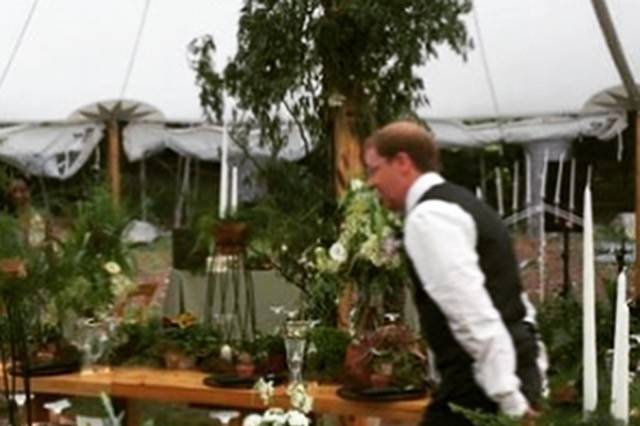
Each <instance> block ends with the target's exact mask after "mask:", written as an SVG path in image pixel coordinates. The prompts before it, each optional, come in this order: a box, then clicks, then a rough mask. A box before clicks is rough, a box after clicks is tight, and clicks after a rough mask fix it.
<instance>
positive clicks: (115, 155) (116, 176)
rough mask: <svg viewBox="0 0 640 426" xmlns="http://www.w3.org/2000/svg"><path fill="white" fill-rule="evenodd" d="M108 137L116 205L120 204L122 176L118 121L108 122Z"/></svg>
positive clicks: (112, 188) (110, 183) (110, 186)
mask: <svg viewBox="0 0 640 426" xmlns="http://www.w3.org/2000/svg"><path fill="white" fill-rule="evenodd" d="M107 135H108V136H107V137H108V140H109V155H108V158H107V161H108V169H107V170H108V176H109V190H110V191H111V200H112V201H113V205H114V206H116V207H119V206H120V196H121V176H120V129H119V127H118V122H117V121H116V120H115V119H111V120H109V121H108V122H107Z"/></svg>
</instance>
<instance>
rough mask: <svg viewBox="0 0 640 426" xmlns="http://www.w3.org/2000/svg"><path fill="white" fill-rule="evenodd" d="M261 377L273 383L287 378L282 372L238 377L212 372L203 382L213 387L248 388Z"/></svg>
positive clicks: (278, 382)
mask: <svg viewBox="0 0 640 426" xmlns="http://www.w3.org/2000/svg"><path fill="white" fill-rule="evenodd" d="M260 377H262V378H263V379H264V380H266V381H272V382H273V383H274V384H275V385H277V384H280V383H282V382H284V381H285V380H286V378H287V376H286V375H283V374H267V375H264V376H249V377H239V376H237V375H235V374H212V375H211V376H207V377H205V378H204V380H203V383H204V384H205V385H207V386H211V387H214V388H240V389H249V388H252V387H253V385H255V383H256V382H257V381H258V379H260Z"/></svg>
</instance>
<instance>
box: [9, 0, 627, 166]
mask: <svg viewBox="0 0 640 426" xmlns="http://www.w3.org/2000/svg"><path fill="white" fill-rule="evenodd" d="M243 3H244V2H243V0H187V1H181V2H177V1H174V0H109V1H106V2H105V1H103V2H93V1H86V0H52V1H39V0H3V1H2V2H1V3H0V124H2V123H14V124H22V123H41V122H55V123H65V124H69V123H70V122H75V121H78V120H82V121H86V119H85V118H84V117H83V115H82V114H80V113H79V111H91V110H92V109H93V110H95V109H96V107H95V106H96V105H97V104H99V103H100V104H102V103H105V102H109V103H110V105H113V104H114V102H117V101H119V100H122V101H126V102H125V104H126V105H136V103H138V104H139V105H140V107H141V108H140V110H144V111H150V112H151V113H150V114H148V115H145V116H143V117H141V118H140V121H145V120H146V121H153V122H158V121H164V122H184V123H191V124H193V123H201V122H202V118H203V114H202V110H201V108H200V105H199V100H198V89H197V87H196V85H195V73H194V72H193V70H191V69H190V67H189V64H188V59H187V45H188V43H189V42H190V41H191V40H192V39H193V38H195V37H198V36H201V35H203V34H211V35H212V36H213V38H214V40H215V42H216V45H217V47H218V51H217V53H216V58H215V60H216V65H217V67H218V68H219V69H220V68H222V66H224V65H225V64H226V62H227V60H228V59H229V58H230V57H231V56H232V55H233V53H234V52H235V50H236V31H237V22H238V16H239V10H240V8H241V7H242V5H243ZM606 3H607V5H608V6H609V10H610V12H611V15H612V18H613V21H614V24H615V27H616V30H617V33H618V36H619V38H620V42H621V45H622V48H623V51H624V53H625V55H626V57H627V60H628V62H629V65H630V68H631V70H632V71H633V72H637V71H638V70H640V43H638V40H640V26H639V25H637V22H635V21H637V18H638V16H640V2H638V1H630V0H606ZM465 19H466V22H467V26H468V30H469V33H470V35H471V37H472V38H473V40H474V44H475V48H474V49H472V50H470V51H469V54H468V60H467V61H466V62H465V61H464V60H463V59H462V58H461V57H460V56H457V55H455V54H454V53H453V52H452V51H451V50H450V49H449V48H448V47H446V46H442V47H441V48H440V49H439V54H438V58H432V59H431V61H430V62H429V63H428V64H427V65H426V66H424V67H421V68H419V69H418V72H419V73H420V74H421V75H422V76H423V77H424V79H425V86H426V93H427V95H428V97H429V100H430V105H429V106H428V107H425V108H423V109H422V110H421V111H419V114H420V115H422V116H424V117H426V118H427V119H428V120H430V121H431V122H432V124H433V128H434V131H435V132H436V134H437V136H438V138H439V139H440V141H441V142H442V143H443V144H444V145H449V146H474V145H478V144H482V143H486V142H491V141H494V140H504V141H507V142H516V143H526V142H531V141H538V140H542V139H544V138H548V139H554V138H565V139H568V138H573V137H576V136H578V135H594V136H598V137H601V138H608V137H611V136H612V135H614V134H615V133H618V132H620V131H621V130H622V129H623V128H624V126H626V120H625V117H624V114H622V113H621V112H620V111H618V112H617V113H614V115H609V114H611V113H612V112H611V111H608V112H606V111H604V110H600V111H599V112H598V111H597V110H598V108H597V106H596V104H595V103H594V102H591V103H590V104H589V105H587V104H588V103H589V100H590V99H598V100H607V98H609V100H611V99H612V98H611V97H608V95H607V93H608V92H607V91H608V90H610V89H612V88H617V90H618V92H619V93H620V86H621V79H620V77H619V75H618V73H617V70H616V68H615V66H614V63H613V61H612V60H611V55H610V53H609V51H608V49H607V45H606V43H605V41H604V38H603V36H602V31H601V30H600V28H599V25H598V21H597V19H596V15H595V12H594V10H593V7H592V5H591V2H589V1H587V0H563V1H557V0H521V1H518V2H514V1H513V0H475V1H474V9H473V12H472V13H471V14H469V15H468V16H466V17H465ZM636 78H638V76H636ZM622 93H623V94H624V92H622ZM228 113H229V111H227V116H228ZM477 118H483V119H487V118H488V119H494V120H495V121H494V122H493V123H490V124H483V125H480V126H470V125H465V124H463V120H469V119H477ZM514 118H518V120H517V121H514V120H513V119H514ZM19 129H21V128H20V127H18V128H17V129H12V130H7V131H6V132H5V133H6V134H11V135H12V138H13V140H15V138H16V137H17V136H16V131H17V130H19ZM49 129H53V130H52V131H51V133H50V134H49V136H47V135H46V134H45V133H42V132H38V133H30V135H31V136H25V139H24V140H25V141H26V140H29V139H30V138H33V137H37V138H38V139H39V140H40V142H38V144H37V145H38V146H44V145H43V143H44V142H43V141H42V139H43V138H44V139H47V138H48V140H49V144H54V145H55V146H57V147H60V144H61V140H62V139H61V136H59V132H58V130H56V129H57V128H56V127H51V128H49ZM141 129H142V128H141V127H138V128H132V129H130V130H129V131H128V132H125V145H126V146H128V148H127V149H126V151H127V153H128V154H129V157H130V159H132V160H134V159H138V158H141V156H144V155H147V154H144V153H142V151H144V150H143V149H142V145H143V144H147V145H148V144H149V143H151V140H154V141H153V143H152V145H153V147H152V148H149V149H150V150H151V151H157V150H159V149H163V148H171V149H174V150H176V151H178V152H181V151H184V153H188V154H189V155H192V156H196V157H198V158H201V159H204V160H209V161H211V160H215V159H216V158H217V146H218V145H219V137H218V136H219V135H217V134H216V133H215V132H211V131H210V130H207V129H206V128H205V129H202V130H200V131H198V132H197V134H198V135H199V136H195V133H194V132H195V130H190V131H186V132H182V133H181V132H176V131H171V130H168V129H164V130H163V129H161V128H160V127H158V126H154V127H153V129H154V131H153V132H152V133H148V134H146V135H144V136H141V135H143V132H142V131H141ZM147 130H149V129H147ZM159 133H162V135H160V134H159ZM132 135H133V136H132ZM177 135H180V136H179V137H178V136H177ZM131 137H133V138H134V139H131ZM198 137H201V138H204V139H202V140H199V142H198V143H199V144H200V145H199V147H200V148H202V149H195V148H193V149H191V148H185V147H184V144H182V145H180V143H179V142H177V141H178V140H179V139H180V140H183V141H186V140H188V139H190V140H193V139H194V138H198ZM6 138H7V137H6V135H5V139H6ZM127 138H128V139H127ZM0 139H2V138H1V137H0ZM67 139H68V141H69V144H73V143H74V139H73V138H67ZM291 139H292V141H291V143H290V146H291V147H296V146H298V147H299V143H298V141H296V140H295V139H299V135H297V138H296V135H295V134H293V135H292V138H291ZM135 143H139V144H141V145H140V146H138V147H137V148H132V147H133V146H134V145H135ZM191 143H192V142H191ZM28 145H29V144H28ZM147 145H145V146H147ZM30 146H33V147H34V148H33V149H31V150H32V151H33V153H34V155H35V154H38V151H36V150H35V149H36V148H35V146H36V144H33V145H30ZM47 146H48V145H47ZM69 146H70V147H71V145H69ZM74 149H75V148H69V150H74ZM145 149H146V148H145ZM292 149H293V148H292ZM136 150H137V151H136ZM134 151H135V152H138V154H135V153H134ZM187 151H188V152H187ZM132 153H134V154H132ZM288 155H289V156H291V157H292V158H294V157H296V156H297V155H298V154H296V153H288ZM3 156H4V157H3V158H7V157H6V156H5V155H4V154H3ZM82 158H84V157H82ZM15 162H18V160H15V159H14V163H15ZM39 170H40V172H36V173H44V169H42V168H40V169H39ZM69 170H71V169H69ZM52 173H53V171H52ZM45 174H47V173H45ZM47 175H50V174H47ZM54 175H55V174H54ZM55 176H56V177H60V176H57V175H55Z"/></svg>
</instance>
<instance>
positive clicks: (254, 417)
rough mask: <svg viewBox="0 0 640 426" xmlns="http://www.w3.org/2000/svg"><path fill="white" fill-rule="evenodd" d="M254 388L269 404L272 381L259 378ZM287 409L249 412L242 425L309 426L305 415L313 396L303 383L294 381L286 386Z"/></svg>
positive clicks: (310, 406)
mask: <svg viewBox="0 0 640 426" xmlns="http://www.w3.org/2000/svg"><path fill="white" fill-rule="evenodd" d="M254 389H255V390H256V391H257V392H258V394H259V395H260V398H261V399H262V402H263V403H264V405H267V406H268V405H269V404H270V403H271V399H272V397H273V394H274V389H273V382H270V381H265V380H263V379H260V380H258V381H257V382H256V384H255V386H254ZM287 395H288V396H289V404H290V406H291V408H290V409H289V410H286V411H285V410H283V409H282V408H276V407H271V408H268V409H267V410H266V411H265V412H264V413H263V414H262V415H260V414H250V415H249V416H247V417H246V418H245V420H244V422H243V423H242V425H243V426H309V425H310V424H311V420H310V419H309V417H308V416H307V414H309V413H310V412H311V409H312V408H313V398H312V397H311V396H310V395H309V393H308V391H307V388H306V386H305V385H304V384H303V383H294V384H292V385H290V386H289V387H288V388H287Z"/></svg>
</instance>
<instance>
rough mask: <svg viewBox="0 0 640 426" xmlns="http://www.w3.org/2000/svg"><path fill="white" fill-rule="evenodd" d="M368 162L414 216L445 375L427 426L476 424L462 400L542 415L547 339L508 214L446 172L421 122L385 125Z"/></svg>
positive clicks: (416, 250)
mask: <svg viewBox="0 0 640 426" xmlns="http://www.w3.org/2000/svg"><path fill="white" fill-rule="evenodd" d="M364 160H365V165H366V168H367V172H368V181H369V184H370V185H371V186H373V187H375V188H376V189H377V190H378V193H379V195H380V197H381V199H382V201H383V203H385V204H386V205H387V207H389V208H391V209H393V210H396V211H400V212H404V213H405V216H406V217H405V224H404V246H405V249H406V252H407V254H408V256H409V258H410V260H411V266H412V267H413V268H412V269H413V275H414V279H415V283H416V285H415V301H416V305H417V308H418V313H419V315H420V322H421V326H422V332H423V334H424V336H425V338H426V340H427V342H428V343H429V347H430V349H431V351H433V354H434V356H435V366H436V368H437V370H438V373H439V376H440V383H439V386H438V389H437V391H436V393H435V395H434V398H433V402H432V404H431V405H430V406H429V408H428V409H427V411H426V413H425V416H424V420H423V422H424V424H425V425H429V426H434V425H448V426H451V425H471V422H469V421H468V420H467V419H466V418H465V417H464V416H463V415H461V414H460V413H458V412H455V411H452V410H451V406H452V405H458V406H461V407H465V408H468V409H472V410H476V409H479V410H482V411H484V412H489V413H495V412H502V413H505V414H507V415H509V416H513V417H523V416H533V415H535V411H534V410H533V408H532V407H534V406H535V404H536V403H537V401H538V398H539V395H540V388H541V374H540V371H539V369H538V367H537V363H536V358H537V354H538V350H537V342H536V337H535V332H534V330H533V327H532V326H531V325H530V324H529V323H527V322H525V321H524V319H525V317H527V318H529V317H530V315H531V313H530V312H529V313H528V312H527V306H525V304H526V303H525V302H526V297H523V294H522V289H521V284H520V278H519V275H518V267H517V261H516V257H515V254H514V252H513V248H512V246H511V241H510V238H509V235H508V232H507V229H506V227H505V226H504V225H503V223H502V220H501V219H500V217H499V216H498V215H497V214H496V213H495V212H494V211H493V210H492V209H491V208H489V207H488V206H487V205H485V204H484V203H482V202H481V201H479V200H477V199H476V198H475V197H474V196H473V195H472V194H471V193H470V192H469V191H467V190H465V189H463V188H461V187H459V186H457V185H454V184H452V183H449V182H446V181H445V180H444V179H443V178H442V176H440V174H438V171H439V167H440V161H439V151H438V147H437V146H436V143H435V141H434V139H433V136H432V135H431V134H430V133H429V132H428V131H427V130H425V129H424V128H423V127H421V126H419V125H418V124H415V123H411V122H397V123H392V124H390V125H388V126H386V127H384V128H382V129H380V130H378V131H377V132H375V133H374V134H373V135H372V136H370V138H369V139H368V140H367V142H366V144H365V151H364ZM527 305H528V306H530V305H529V304H528V303H527Z"/></svg>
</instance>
